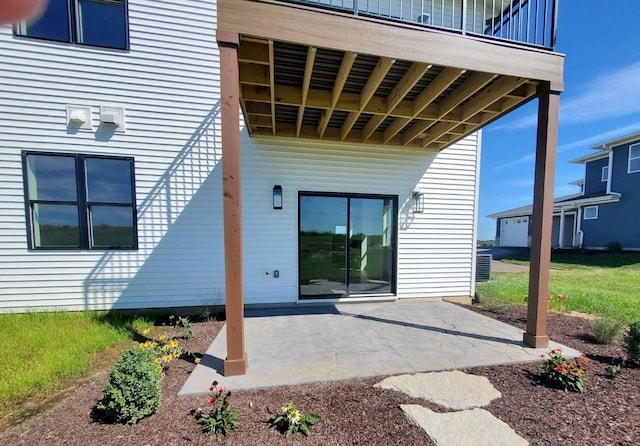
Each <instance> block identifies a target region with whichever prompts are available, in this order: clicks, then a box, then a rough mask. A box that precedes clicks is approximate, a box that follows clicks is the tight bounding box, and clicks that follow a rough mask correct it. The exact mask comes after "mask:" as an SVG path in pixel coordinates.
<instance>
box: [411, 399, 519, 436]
mask: <svg viewBox="0 0 640 446" xmlns="http://www.w3.org/2000/svg"><path fill="white" fill-rule="evenodd" d="M400 407H401V408H402V410H403V411H404V413H405V414H406V415H407V417H408V418H409V420H411V421H412V422H413V423H415V424H416V425H418V426H420V427H421V428H422V429H424V431H425V432H426V433H427V435H429V437H430V438H431V439H432V440H433V442H434V443H435V444H436V445H437V446H525V445H528V444H529V442H528V441H527V440H525V439H524V438H522V437H521V436H520V435H518V434H517V433H516V432H515V431H514V430H513V429H511V428H510V427H509V425H508V424H507V423H505V422H504V421H502V420H499V419H498V418H496V417H494V416H493V415H491V413H489V412H488V411H486V410H485V409H478V408H476V409H471V410H463V411H460V412H448V413H437V412H434V411H432V410H429V409H427V408H425V407H422V406H419V405H417V404H403V405H401V406H400Z"/></svg>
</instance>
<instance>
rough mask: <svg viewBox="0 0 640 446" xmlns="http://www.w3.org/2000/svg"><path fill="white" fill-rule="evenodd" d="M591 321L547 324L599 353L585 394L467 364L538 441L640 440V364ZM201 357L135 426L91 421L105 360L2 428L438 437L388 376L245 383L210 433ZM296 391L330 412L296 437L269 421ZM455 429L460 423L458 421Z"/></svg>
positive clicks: (254, 439) (113, 436) (83, 440)
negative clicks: (422, 425)
mask: <svg viewBox="0 0 640 446" xmlns="http://www.w3.org/2000/svg"><path fill="white" fill-rule="evenodd" d="M469 308H472V309H473V310H474V311H479V312H481V313H484V314H486V315H488V316H490V317H494V318H497V319H500V320H502V321H504V322H507V323H509V324H512V325H515V326H518V327H521V328H524V325H523V324H524V321H525V319H524V318H525V310H524V308H522V307H512V308H507V309H502V311H501V313H500V314H494V313H488V312H486V311H485V310H483V309H482V307H481V306H477V305H476V306H473V307H469ZM591 324H592V322H591V321H588V320H585V319H582V318H579V317H572V316H567V315H562V314H551V315H550V316H549V333H550V334H551V336H552V338H553V339H554V340H555V341H557V342H560V343H562V344H566V345H569V346H571V347H573V348H576V349H578V350H581V351H583V352H585V353H586V354H587V355H588V356H589V358H590V359H591V360H592V364H591V369H590V372H589V381H588V386H587V390H586V391H585V393H584V394H576V393H565V392H562V391H559V390H554V389H550V388H548V387H546V386H544V385H543V384H541V383H540V382H539V373H538V370H537V368H536V365H535V364H516V365H504V366H495V367H478V368H473V369H468V370H466V372H468V373H473V374H477V375H483V376H486V377H487V378H488V379H489V380H490V381H491V383H492V384H493V385H494V386H495V387H496V388H497V389H498V390H499V391H500V392H502V398H500V399H498V400H495V401H494V402H493V403H492V404H491V405H490V406H488V407H487V408H486V409H487V410H489V411H490V412H491V413H492V414H494V415H495V416H497V417H498V418H500V419H502V420H503V421H505V422H506V423H508V424H509V425H510V426H511V427H512V428H514V429H515V430H516V432H518V433H519V434H520V435H521V436H523V437H525V438H526V439H527V440H529V441H530V443H531V444H533V445H556V444H561V443H563V442H570V443H571V444H580V445H587V444H588V445H613V444H615V445H637V444H640V423H638V420H640V369H638V368H624V369H623V372H622V374H621V375H619V376H618V377H616V378H615V379H610V378H608V377H607V373H606V371H605V368H606V367H607V366H608V365H610V364H612V363H617V362H618V361H619V360H621V359H622V357H623V355H624V352H623V350H622V347H621V344H618V345H614V346H604V345H598V344H596V343H595V342H594V341H593V339H592V337H591V333H592V328H591V326H592V325H591ZM221 326H222V323H221V322H216V321H210V322H200V323H194V324H193V327H194V332H195V335H196V336H195V338H194V339H191V340H188V341H183V342H182V344H183V346H184V347H185V348H186V349H187V350H190V351H192V352H199V353H203V352H204V351H206V349H207V348H208V347H209V344H210V342H211V340H212V339H213V338H214V336H215V334H216V333H217V332H218V330H219V329H220V327H221ZM193 367H194V364H193V363H191V362H188V361H185V360H178V361H174V362H172V363H171V364H170V365H169V368H168V370H167V373H166V377H165V379H164V382H163V402H162V405H161V407H160V409H159V411H158V412H157V413H156V414H155V415H153V416H151V417H148V418H146V419H144V420H142V421H141V422H140V423H139V424H137V425H135V426H120V425H104V424H99V423H96V422H93V421H92V420H91V417H90V412H91V408H92V406H93V405H94V404H95V402H96V401H97V400H98V399H99V398H100V396H101V390H102V387H103V386H104V384H105V381H106V377H107V373H108V368H107V367H102V370H98V371H97V372H95V373H94V374H92V375H91V377H90V378H91V379H89V380H88V382H87V383H85V384H83V385H81V386H80V387H78V388H77V389H76V390H75V391H73V392H68V393H69V396H66V397H65V398H64V399H63V400H62V401H60V402H58V403H56V404H55V405H54V406H53V407H51V408H49V409H47V410H46V411H44V412H43V413H41V414H40V415H38V416H35V417H33V418H31V419H29V420H28V421H25V422H24V423H21V424H20V425H18V426H15V427H13V428H11V429H10V430H8V431H7V432H4V433H3V434H0V444H12V445H13V444H29V445H36V444H46V445H50V444H65V445H82V446H89V445H103V444H122V445H124V444H139V445H147V444H149V445H150V444H162V445H182V444H193V445H197V444H211V443H214V444H233V445H267V444H268V445H279V444H282V445H284V444H310V445H417V444H422V445H433V444H434V443H433V442H432V441H431V440H430V439H429V438H428V437H427V436H426V435H425V433H424V432H422V430H421V429H419V428H417V427H415V426H413V425H411V424H410V423H409V422H408V421H407V420H406V418H405V416H404V415H403V413H402V411H401V410H400V408H399V405H400V404H407V403H409V404H422V405H424V406H425V407H429V408H431V409H433V410H438V408H437V407H435V406H434V405H432V404H430V403H428V402H426V401H423V400H418V399H414V398H409V397H407V396H405V395H403V394H400V393H398V392H394V391H391V390H382V389H374V388H373V387H372V386H373V384H375V383H377V382H379V381H380V379H381V378H373V379H359V380H349V381H340V382H332V383H318V384H307V385H301V386H292V387H279V388H273V389H266V390H253V391H240V392H236V393H234V394H233V395H232V396H231V399H230V403H231V405H232V406H233V407H234V408H236V409H237V410H238V411H239V412H240V426H239V428H238V429H237V430H234V431H232V432H231V433H230V434H229V435H228V436H227V437H222V436H218V437H211V438H209V437H205V436H204V435H203V434H202V433H201V431H200V426H199V425H198V424H197V422H196V421H195V419H194V418H193V416H192V415H191V411H192V410H193V409H195V408H197V407H206V405H205V401H206V398H205V397H204V396H201V397H181V398H178V397H177V392H178V391H179V390H180V388H181V387H182V384H183V383H184V381H185V379H186V378H187V376H188V375H189V373H190V372H191V370H192V369H193ZM289 400H292V401H294V402H295V403H296V404H297V405H298V407H299V408H300V409H301V410H302V411H303V412H305V413H307V412H312V413H317V414H319V415H321V416H322V420H321V421H320V422H318V423H317V424H316V425H314V426H313V432H312V434H311V436H310V437H303V436H302V435H297V436H294V437H291V438H289V439H284V437H283V436H282V435H281V434H279V433H278V432H276V431H275V430H274V429H269V428H268V425H267V424H266V422H265V421H266V420H267V419H268V418H269V416H270V414H272V413H275V412H277V411H278V410H279V408H280V407H281V406H282V404H283V403H285V402H287V401H289ZM452 428H453V429H455V426H452Z"/></svg>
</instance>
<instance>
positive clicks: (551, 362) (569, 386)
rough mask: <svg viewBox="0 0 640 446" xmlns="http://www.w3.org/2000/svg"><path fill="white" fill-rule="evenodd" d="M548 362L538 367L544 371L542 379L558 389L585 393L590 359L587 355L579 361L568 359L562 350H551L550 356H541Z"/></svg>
mask: <svg viewBox="0 0 640 446" xmlns="http://www.w3.org/2000/svg"><path fill="white" fill-rule="evenodd" d="M541 358H543V359H546V361H545V362H544V363H542V364H540V365H539V366H538V367H539V368H540V370H542V378H543V379H544V380H545V382H546V383H547V384H549V385H550V386H552V387H555V388H557V389H562V390H564V391H565V392H566V391H569V390H570V391H572V392H580V393H582V392H584V387H585V384H586V383H587V371H588V370H589V358H587V357H586V356H585V355H582V356H580V357H579V358H578V359H577V360H574V359H567V358H565V357H564V355H563V354H562V350H561V349H559V348H557V349H555V350H551V352H550V353H549V355H548V356H547V355H544V354H543V355H541Z"/></svg>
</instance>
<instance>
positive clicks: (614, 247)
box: [607, 240, 622, 254]
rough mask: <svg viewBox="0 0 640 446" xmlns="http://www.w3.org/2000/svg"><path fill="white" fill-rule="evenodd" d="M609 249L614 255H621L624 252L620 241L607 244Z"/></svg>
mask: <svg viewBox="0 0 640 446" xmlns="http://www.w3.org/2000/svg"><path fill="white" fill-rule="evenodd" d="M607 249H608V250H609V252H612V253H616V254H618V253H621V252H622V243H620V242H619V241H617V240H616V241H613V242H609V243H608V244H607Z"/></svg>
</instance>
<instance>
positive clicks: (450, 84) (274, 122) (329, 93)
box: [238, 36, 537, 150]
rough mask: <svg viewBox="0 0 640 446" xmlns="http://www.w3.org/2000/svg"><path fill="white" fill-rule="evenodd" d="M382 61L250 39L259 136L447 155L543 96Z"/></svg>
mask: <svg viewBox="0 0 640 446" xmlns="http://www.w3.org/2000/svg"><path fill="white" fill-rule="evenodd" d="M373 57H375V56H371V55H362V59H359V56H358V54H357V53H355V52H351V51H345V52H339V51H336V50H331V49H326V50H319V49H318V48H317V47H316V46H305V45H297V44H292V43H286V42H280V41H278V42H274V41H273V40H269V39H264V38H259V37H251V36H241V38H240V48H239V53H238V64H239V76H240V79H239V80H240V102H241V106H242V110H243V113H244V115H245V122H246V124H247V128H248V129H249V132H250V134H251V135H252V136H276V137H284V138H304V139H314V140H326V141H335V142H348V143H368V144H383V145H394V146H401V145H404V146H407V147H422V148H424V149H426V150H441V149H442V148H444V147H447V146H448V145H450V144H452V143H454V142H457V141H459V140H460V139H462V138H464V137H466V136H467V135H469V134H471V133H472V132H474V131H476V130H478V129H479V128H481V127H482V126H484V125H486V124H487V123H489V122H491V121H493V120H495V119H497V118H498V117H500V116H502V115H504V114H505V113H507V112H508V111H511V110H512V109H513V108H515V107H517V106H519V105H520V104H522V103H524V102H526V101H528V100H530V99H531V98H532V97H533V96H534V95H535V94H536V86H537V81H536V80H534V79H529V78H520V77H515V76H504V75H503V76H499V75H497V74H493V73H486V72H480V71H468V70H465V69H464V68H456V67H446V66H445V67H443V66H437V65H432V64H429V63H426V62H415V61H414V62H411V61H405V60H402V61H399V62H398V63H396V60H395V59H393V58H391V57H386V56H381V57H377V58H376V59H374V58H373ZM276 110H277V114H276Z"/></svg>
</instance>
